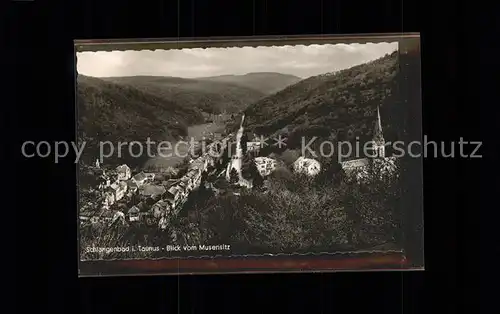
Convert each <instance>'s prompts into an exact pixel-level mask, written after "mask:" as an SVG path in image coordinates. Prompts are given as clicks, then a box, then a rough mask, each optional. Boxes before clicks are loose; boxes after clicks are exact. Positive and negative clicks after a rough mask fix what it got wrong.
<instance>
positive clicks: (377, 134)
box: [373, 106, 385, 158]
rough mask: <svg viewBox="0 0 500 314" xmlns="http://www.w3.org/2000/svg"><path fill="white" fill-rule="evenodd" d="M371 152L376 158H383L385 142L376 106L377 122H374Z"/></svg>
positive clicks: (378, 110)
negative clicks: (372, 151)
mask: <svg viewBox="0 0 500 314" xmlns="http://www.w3.org/2000/svg"><path fill="white" fill-rule="evenodd" d="M373 150H374V155H375V156H376V157H378V158H384V157H385V140H384V134H383V133H382V121H381V120H380V109H379V107H378V106H377V120H376V121H375V128H374V130H373Z"/></svg>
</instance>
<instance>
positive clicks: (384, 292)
mask: <svg viewBox="0 0 500 314" xmlns="http://www.w3.org/2000/svg"><path fill="white" fill-rule="evenodd" d="M108 3H109V4H108ZM179 3H180V5H179ZM469 11H470V8H467V7H458V6H457V5H456V4H454V3H453V2H451V1H449V2H446V1H441V2H438V3H436V2H434V3H433V2H429V3H428V4H426V3H422V2H421V1H412V2H410V1H408V2H404V3H403V2H397V1H392V2H391V1H385V2H384V1H377V2H376V1H358V0H344V1H336V2H334V1H327V0H323V1H318V0H308V1H294V0H288V1H278V0H267V1H266V0H255V1H245V0H238V1H229V0H227V1H221V0H219V1H200V0H196V1H195V0H181V1H179V2H178V1H165V2H164V3H163V2H161V1H156V2H152V1H113V2H111V1H108V2H107V3H106V4H105V3H104V1H102V0H101V1H96V0H94V1H85V2H84V1H62V0H59V1H57V0H55V1H50V3H49V1H41V0H34V1H11V2H10V3H9V4H8V9H7V10H6V11H5V12H7V15H8V17H7V19H3V20H5V21H7V22H8V25H7V28H6V29H7V47H8V49H7V53H8V54H9V55H8V56H7V60H8V61H7V64H6V65H7V69H8V70H9V73H3V79H4V80H6V81H7V88H6V90H5V93H4V95H5V96H6V97H5V96H4V98H3V100H4V101H5V103H4V105H3V107H2V108H3V109H4V110H5V109H6V111H7V112H6V114H3V115H2V118H3V120H4V121H3V123H2V125H3V127H6V131H4V132H3V134H4V137H5V138H7V139H8V140H7V141H6V143H8V144H9V146H7V145H2V147H3V149H2V152H7V153H2V158H6V162H5V165H6V167H5V169H4V176H3V177H4V182H5V185H7V186H8V188H7V189H4V192H6V194H7V197H6V198H4V203H3V205H2V206H1V208H2V209H3V210H4V212H5V213H6V214H8V213H13V214H15V219H16V221H15V223H14V224H12V223H11V221H12V220H11V219H10V218H6V217H4V218H5V220H4V221H3V224H4V226H5V227H7V228H3V229H4V230H7V235H6V236H5V237H4V239H5V240H4V243H3V244H2V246H3V247H4V250H5V251H4V253H2V257H5V256H12V253H13V252H14V251H15V252H16V259H15V260H14V259H10V260H8V262H11V263H12V265H8V266H5V268H4V277H5V278H8V279H9V280H10V279H12V280H13V281H12V284H10V282H11V281H9V284H7V282H6V283H4V284H5V285H6V288H5V289H6V290H8V292H7V294H6V295H4V296H7V297H9V296H10V294H11V293H12V291H13V290H14V289H12V287H14V286H15V287H16V295H17V298H15V299H14V298H11V300H16V307H17V308H18V310H16V312H17V311H21V310H20V308H21V307H27V308H29V309H30V311H37V312H38V311H40V312H48V313H77V312H82V313H133V312H141V313H152V312H155V313H170V312H177V311H179V312H180V311H182V312H189V313H212V312H213V313H225V312H228V313H240V312H241V313H244V312H253V313H262V312H273V313H289V312H298V313H299V312H300V313H320V312H321V313H333V312H339V311H348V312H353V313H358V312H359V313H362V312H371V313H455V312H458V309H463V310H467V309H469V308H468V307H472V306H473V305H474V300H473V295H472V293H471V291H473V290H476V289H477V288H478V285H479V279H478V278H479V268H478V267H476V265H477V264H476V263H477V261H478V260H479V258H480V257H479V255H480V254H479V253H478V251H480V249H479V247H480V246H479V245H478V242H480V241H479V240H478V238H479V233H478V232H476V231H473V229H474V228H477V225H476V223H475V222H473V221H472V218H473V216H478V215H479V209H480V207H481V204H482V203H481V202H480V201H479V200H478V198H477V197H476V196H474V195H473V189H474V188H476V189H480V188H481V185H480V184H479V183H478V182H480V181H479V180H480V179H479V177H478V171H479V170H478V169H479V161H478V160H456V159H453V160H452V159H427V160H425V161H424V195H425V196H424V198H425V237H426V240H425V241H426V242H425V245H426V246H425V258H426V269H427V270H426V271H425V272H407V273H404V274H401V273H387V272H381V273H366V272H362V273H338V274H287V275H280V274H276V275H244V274H242V275H218V276H182V277H176V276H171V277H128V278H87V279H77V248H76V245H77V242H76V241H77V238H76V235H77V232H76V230H77V226H76V216H75V215H76V209H75V204H76V194H75V193H76V186H75V181H74V180H75V171H76V168H75V165H74V164H73V162H72V160H74V158H72V157H74V156H68V158H66V159H64V160H63V161H62V162H60V163H59V164H54V163H53V161H52V160H49V159H29V160H28V159H23V158H22V156H21V154H20V144H21V143H22V141H25V140H33V141H41V140H46V141H72V140H73V139H74V134H75V132H74V79H73V71H74V60H73V59H74V54H73V40H74V39H92V38H93V39H107V38H134V37H135V38H138V37H147V38H157V37H204V36H250V35H292V34H293V35H300V34H354V33H383V32H421V35H422V54H423V61H422V80H423V82H422V89H423V107H424V109H423V117H424V121H423V122H424V134H427V135H428V136H429V139H433V140H436V141H439V140H448V141H452V140H454V141H458V139H459V137H460V136H463V137H464V138H465V139H466V140H467V139H468V140H480V138H478V136H479V135H478V132H477V131H478V130H479V129H480V128H479V121H480V117H479V116H480V114H481V115H482V114H483V113H482V111H481V110H479V106H480V105H481V104H482V103H481V102H482V101H484V100H483V97H484V94H483V93H482V92H479V87H478V86H480V85H479V84H482V81H481V80H480V75H478V74H472V75H471V74H467V73H469V72H468V71H473V70H474V69H473V67H470V66H469V65H468V64H466V63H465V60H466V57H465V55H466V54H469V53H471V52H473V51H476V49H475V48H474V47H475V46H474V45H476V44H477V45H479V40H478V34H477V33H473V32H474V31H473V30H471V29H470V24H471V23H472V20H471V18H466V17H467V16H469V14H472V13H471V12H469ZM485 11H487V10H486V9H485ZM484 20H485V19H484V18H482V19H481V22H482V24H483V25H485V22H484ZM482 45H483V46H484V45H491V42H490V41H488V40H486V43H485V42H484V41H483V42H482ZM471 50H473V51H471ZM468 58H470V57H468ZM473 58H475V59H474V60H475V66H474V68H476V67H481V68H488V67H489V65H488V64H486V63H485V62H486V61H485V60H487V59H486V58H485V57H484V56H483V57H479V56H474V57H473ZM4 86H5V85H4ZM467 97H470V100H467V101H464V100H465V98H467ZM472 101H475V102H474V103H472ZM463 103H466V104H465V105H463ZM483 112H484V111H483ZM4 113H5V111H4ZM11 144H13V145H12V147H11V146H10V145H11ZM483 155H484V153H483ZM474 176H476V177H474ZM471 182H472V183H473V186H471V184H470V183H471ZM10 189H12V190H10ZM471 212H475V214H473V215H472V214H471ZM476 234H477V236H476ZM14 248H15V250H14ZM9 267H10V268H9ZM11 269H15V271H14V272H13V271H11ZM471 311H472V312H474V313H477V312H479V311H478V310H477V309H471Z"/></svg>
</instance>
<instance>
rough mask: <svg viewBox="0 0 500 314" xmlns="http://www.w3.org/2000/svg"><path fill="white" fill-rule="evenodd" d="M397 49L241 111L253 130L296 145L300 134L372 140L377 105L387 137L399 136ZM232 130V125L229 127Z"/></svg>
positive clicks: (288, 90) (312, 80) (290, 144)
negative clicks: (283, 137) (279, 134)
mask: <svg viewBox="0 0 500 314" xmlns="http://www.w3.org/2000/svg"><path fill="white" fill-rule="evenodd" d="M398 78H399V62H398V53H397V52H394V53H392V54H390V55H389V54H388V55H386V56H384V57H382V58H380V59H377V60H375V61H372V62H369V63H366V64H361V65H358V66H355V67H352V68H349V69H346V70H342V71H339V72H336V73H326V74H323V75H318V76H314V77H310V78H307V79H305V80H302V81H300V82H298V83H296V84H294V85H291V86H289V87H287V88H285V89H284V90H282V91H280V92H278V93H276V94H273V95H270V96H268V97H266V98H263V99H261V100H259V101H257V102H256V103H254V104H252V105H250V106H249V107H247V108H246V109H245V110H244V113H245V126H246V129H247V130H248V131H253V132H255V133H256V134H264V135H272V134H278V133H285V134H286V135H287V137H288V138H289V142H288V145H289V146H291V147H294V146H295V147H297V146H298V145H300V141H301V137H303V136H308V137H309V136H311V137H312V136H318V137H324V138H333V139H335V140H348V139H350V138H351V139H352V138H353V137H354V136H359V137H360V139H361V140H363V139H371V137H370V136H371V133H372V130H373V123H374V119H375V113H376V108H377V106H380V110H381V115H382V124H383V128H384V135H385V137H386V138H395V137H398V134H397V133H398V132H399V126H397V123H398V115H399V114H400V110H398V107H401V103H400V101H399V99H398V97H397V94H398ZM231 128H234V126H232V127H231Z"/></svg>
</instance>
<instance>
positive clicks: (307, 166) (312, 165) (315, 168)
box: [293, 156, 321, 176]
mask: <svg viewBox="0 0 500 314" xmlns="http://www.w3.org/2000/svg"><path fill="white" fill-rule="evenodd" d="M293 170H294V171H295V172H296V173H302V174H305V175H308V176H315V175H317V174H318V173H319V172H320V171H321V164H320V163H319V161H317V160H315V159H312V158H305V157H303V156H301V157H299V158H297V160H295V162H294V163H293Z"/></svg>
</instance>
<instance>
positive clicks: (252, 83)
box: [199, 72, 301, 95]
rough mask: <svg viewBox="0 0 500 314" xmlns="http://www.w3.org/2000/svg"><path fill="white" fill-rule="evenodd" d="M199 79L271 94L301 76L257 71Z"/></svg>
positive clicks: (294, 81)
mask: <svg viewBox="0 0 500 314" xmlns="http://www.w3.org/2000/svg"><path fill="white" fill-rule="evenodd" d="M199 80H204V81H212V82H223V83H230V84H236V85H240V86H243V87H247V88H251V89H253V90H256V91H259V92H261V93H264V94H266V95H270V94H273V93H276V92H278V91H280V90H282V89H283V88H285V87H287V86H289V85H292V84H295V83H297V82H298V81H300V80H301V78H300V77H297V76H294V75H289V74H281V73H275V72H255V73H248V74H245V75H221V76H212V77H202V78H199Z"/></svg>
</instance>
